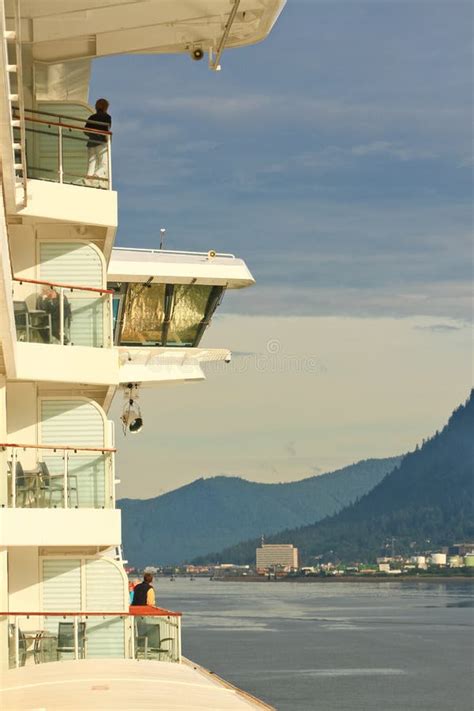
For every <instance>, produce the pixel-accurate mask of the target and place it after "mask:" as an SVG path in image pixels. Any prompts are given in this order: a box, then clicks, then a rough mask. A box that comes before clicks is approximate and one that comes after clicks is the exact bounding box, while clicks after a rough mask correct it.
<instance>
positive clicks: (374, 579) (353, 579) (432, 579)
mask: <svg viewBox="0 0 474 711" xmlns="http://www.w3.org/2000/svg"><path fill="white" fill-rule="evenodd" d="M211 580H212V582H216V583H322V584H324V583H346V584H347V583H398V582H402V583H452V582H456V581H458V582H461V583H466V582H470V583H474V576H471V575H446V576H443V575H433V576H424V575H393V576H384V575H371V576H367V577H362V576H360V577H359V576H349V575H348V576H342V575H341V576H338V575H334V576H328V577H316V576H315V577H311V576H308V577H305V578H277V579H276V580H275V579H273V578H272V579H271V580H269V579H268V578H263V577H261V576H252V577H245V578H244V577H240V576H229V577H225V578H211Z"/></svg>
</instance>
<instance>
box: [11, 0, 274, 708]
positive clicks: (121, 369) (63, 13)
mask: <svg viewBox="0 0 474 711" xmlns="http://www.w3.org/2000/svg"><path fill="white" fill-rule="evenodd" d="M283 5H284V0H189V1H188V0H21V2H20V0H0V48H1V49H0V51H1V61H0V64H1V67H0V163H1V191H2V206H1V207H0V259H1V266H0V346H1V347H0V658H1V665H2V666H1V673H2V683H3V687H4V696H3V705H2V698H1V697H0V706H1V707H2V708H15V709H16V708H18V709H21V708H32V706H31V704H32V703H33V702H32V699H34V704H35V707H38V708H40V707H41V708H48V709H50V708H69V707H71V708H73V707H74V708H99V707H101V708H106V706H101V701H100V700H99V699H98V697H97V696H95V695H94V694H93V693H90V690H91V688H92V690H94V688H95V687H94V686H92V687H91V685H90V683H89V682H90V681H91V680H92V681H94V683H96V686H97V689H98V690H100V688H101V687H100V685H101V678H102V676H103V675H104V674H105V673H106V671H104V670H106V669H108V670H109V672H108V673H109V682H110V685H111V687H113V689H114V696H113V706H111V708H112V707H113V708H115V709H119V708H132V707H133V699H134V698H135V697H136V694H137V688H139V687H140V685H143V686H144V688H146V689H152V688H153V689H154V694H155V696H154V700H153V704H152V705H149V706H148V707H149V708H164V709H167V708H170V707H171V706H170V705H169V698H170V696H169V694H171V693H172V689H173V688H174V689H175V690H176V693H177V694H178V695H177V696H176V697H175V701H176V702H177V700H179V704H178V703H176V705H173V708H183V709H184V708H189V709H193V708H197V706H196V705H195V703H196V699H198V698H199V704H200V705H199V706H198V707H199V708H217V707H219V708H229V709H233V708H236V709H237V708H244V707H258V706H259V705H260V706H262V704H259V702H258V701H257V700H255V699H252V698H251V697H248V696H246V695H244V694H241V693H240V692H238V691H236V690H232V689H230V688H229V687H228V686H227V687H226V686H225V685H222V684H220V683H217V682H216V681H215V679H214V677H213V678H211V677H209V678H207V677H206V674H205V672H204V671H203V670H201V669H196V668H193V667H192V666H189V665H184V664H183V663H182V654H181V615H180V613H175V612H171V611H168V610H161V609H158V608H157V609H154V610H150V609H146V608H139V609H135V610H129V607H128V581H127V577H126V575H125V572H124V567H123V561H122V557H121V544H122V541H121V526H120V512H119V511H118V510H117V509H116V506H115V486H116V483H117V481H118V479H117V477H118V476H119V475H120V477H122V478H125V477H126V476H127V472H126V471H123V472H116V469H115V452H116V448H117V446H118V442H119V436H116V435H115V433H114V427H113V423H112V422H111V421H110V420H109V419H108V414H107V413H108V411H109V408H110V405H111V402H112V399H113V398H114V395H116V394H117V392H119V394H120V393H121V392H124V391H125V389H126V388H127V387H128V388H129V392H130V393H134V394H135V393H136V391H137V388H139V387H142V386H143V387H145V386H148V387H159V386H160V385H161V384H163V383H165V382H167V383H169V382H170V381H194V380H200V379H203V378H204V374H203V371H202V368H201V364H202V363H203V362H206V361H212V360H228V359H229V357H230V353H229V351H228V350H227V349H226V348H222V349H208V348H203V347H201V345H200V341H201V338H202V336H203V333H204V331H205V329H206V328H207V327H208V326H209V323H210V320H211V318H212V315H213V313H214V311H215V310H216V308H217V307H218V306H219V304H220V302H221V300H222V298H223V296H224V293H225V291H226V290H227V289H240V288H244V287H247V286H250V285H251V284H252V283H253V281H254V280H253V277H252V275H251V273H250V272H249V270H248V268H247V266H246V265H245V263H244V262H243V261H242V260H241V259H238V258H236V257H234V255H229V254H216V253H215V252H214V251H212V249H210V248H211V247H212V246H213V245H212V244H211V245H204V247H205V248H206V249H209V251H205V252H203V253H189V252H169V251H164V250H140V249H114V248H113V245H114V239H115V233H116V229H117V199H118V198H117V193H116V192H115V191H114V190H113V168H112V143H111V135H110V134H109V133H108V132H107V131H106V130H104V128H103V127H98V128H96V129H94V130H93V134H94V136H95V139H96V141H98V142H99V143H100V147H101V159H100V161H101V163H100V167H98V168H97V169H96V170H95V172H93V173H92V174H91V173H90V168H89V166H90V165H91V164H90V163H88V146H87V143H88V141H90V135H89V136H86V135H85V133H84V123H85V121H86V119H87V117H88V116H89V115H90V114H92V113H94V109H93V108H92V107H91V106H90V105H89V104H88V87H89V74H90V62H91V60H92V59H94V58H96V57H101V56H107V55H112V54H124V53H156V54H160V53H170V52H173V53H175V52H185V53H188V54H189V55H190V56H191V57H192V59H200V58H202V56H204V55H205V62H206V61H207V63H208V64H209V68H210V69H211V70H217V69H219V68H220V63H221V62H222V61H223V59H225V57H224V58H223V52H224V50H227V48H231V47H240V46H244V45H247V44H252V43H254V42H257V41H260V40H262V39H263V38H264V37H265V36H266V35H267V34H268V32H269V31H270V30H271V28H272V26H273V23H274V22H275V20H276V19H277V17H278V15H279V13H280V11H281V9H282V7H283ZM156 61H159V59H158V58H157V60H156ZM117 130H120V127H117ZM97 165H98V164H97ZM125 442H126V440H125ZM120 444H122V439H121V435H120ZM132 613H133V614H132ZM104 659H107V660H109V661H107V662H105V661H104ZM94 660H98V661H94ZM99 660H100V661H99ZM114 660H115V661H114ZM137 660H140V661H141V660H147V664H149V665H150V666H146V665H145V666H146V669H145V666H144V665H143V664H137ZM47 662H49V664H47ZM107 665H108V666H107ZM114 665H115V666H114ZM101 670H102V671H101ZM203 675H204V676H203ZM123 678H127V679H128V684H127V686H126V688H125V689H124V688H122V686H123V685H121V684H120V680H121V679H123ZM134 681H136V684H135V685H134V684H133V682H134ZM61 685H65V687H64V688H65V689H66V691H63V690H62V689H60V686H61ZM157 685H159V686H160V691H156V686H157ZM26 688H28V690H29V691H28V692H27V691H26ZM73 688H74V689H75V693H76V694H77V695H78V696H76V697H74V704H75V705H74V706H66V705H64V704H63V705H61V700H60V699H61V694H62V693H64V694H66V696H67V695H68V692H67V689H73ZM55 689H56V691H55ZM191 689H194V691H191ZM22 690H23V691H22ZM196 694H197V695H196ZM78 698H79V701H78ZM69 699H70V697H69ZM167 699H168V701H167ZM216 699H219V700H218V701H216ZM71 703H72V702H71ZM12 704H14V706H12ZM97 704H98V705H97ZM217 704H218V706H217ZM142 706H143V707H145V708H146V707H147V706H146V705H145V706H144V705H143V704H140V707H142Z"/></svg>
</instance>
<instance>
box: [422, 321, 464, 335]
mask: <svg viewBox="0 0 474 711" xmlns="http://www.w3.org/2000/svg"><path fill="white" fill-rule="evenodd" d="M465 327H466V324H459V326H457V325H453V324H449V323H434V324H430V325H428V326H414V328H415V330H417V331H431V332H432V333H453V332H456V331H461V330H462V329H463V328H465Z"/></svg>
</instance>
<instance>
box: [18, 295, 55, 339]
mask: <svg viewBox="0 0 474 711" xmlns="http://www.w3.org/2000/svg"><path fill="white" fill-rule="evenodd" d="M13 312H14V315H15V325H16V330H17V338H18V340H19V341H26V342H27V343H31V342H32V341H35V342H36V341H39V342H43V343H51V334H52V330H51V314H48V313H46V311H43V310H41V309H30V308H29V307H28V304H27V303H26V301H14V302H13ZM34 336H37V338H34Z"/></svg>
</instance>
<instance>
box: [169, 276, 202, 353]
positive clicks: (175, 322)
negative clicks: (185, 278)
mask: <svg viewBox="0 0 474 711" xmlns="http://www.w3.org/2000/svg"><path fill="white" fill-rule="evenodd" d="M211 290H212V286H202V285H200V284H178V285H176V286H175V288H174V304H173V311H172V317H171V321H170V326H169V331H168V339H167V344H168V345H173V346H192V345H194V341H195V340H196V336H197V332H198V328H199V325H200V323H201V321H202V320H203V319H204V317H205V315H206V309H207V304H208V301H209V295H210V293H211Z"/></svg>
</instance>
